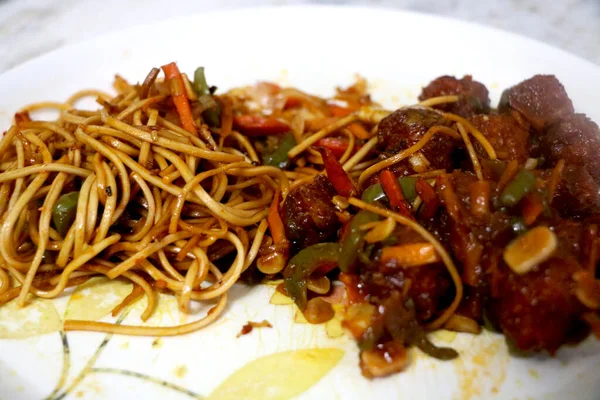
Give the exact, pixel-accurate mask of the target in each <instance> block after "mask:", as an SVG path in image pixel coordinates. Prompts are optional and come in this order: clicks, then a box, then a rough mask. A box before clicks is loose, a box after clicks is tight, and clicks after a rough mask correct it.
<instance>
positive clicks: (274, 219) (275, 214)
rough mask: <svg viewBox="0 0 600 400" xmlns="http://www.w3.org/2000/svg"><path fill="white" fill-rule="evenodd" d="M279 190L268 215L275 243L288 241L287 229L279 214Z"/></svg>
mask: <svg viewBox="0 0 600 400" xmlns="http://www.w3.org/2000/svg"><path fill="white" fill-rule="evenodd" d="M279 197H280V193H279V190H278V191H277V192H275V196H273V201H272V202H271V207H269V215H268V216H267V222H268V223H269V230H270V231H271V237H272V238H273V242H274V243H275V244H282V243H285V242H286V241H287V239H286V238H285V229H284V227H283V221H282V220H281V216H280V215H279Z"/></svg>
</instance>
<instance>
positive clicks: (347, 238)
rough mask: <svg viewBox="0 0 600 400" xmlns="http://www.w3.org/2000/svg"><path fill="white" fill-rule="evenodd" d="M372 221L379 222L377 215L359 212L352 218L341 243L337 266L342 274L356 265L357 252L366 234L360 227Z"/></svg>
mask: <svg viewBox="0 0 600 400" xmlns="http://www.w3.org/2000/svg"><path fill="white" fill-rule="evenodd" d="M374 221H379V215H377V214H374V213H372V212H370V211H359V212H358V214H356V215H355V216H354V218H352V221H351V222H350V226H349V227H348V232H347V233H346V235H344V238H343V239H342V241H341V248H342V250H341V255H340V260H339V264H338V265H339V267H340V270H341V271H342V272H350V271H351V270H352V267H353V266H354V264H356V260H357V258H358V252H359V250H361V249H362V247H363V245H364V243H365V239H364V236H365V233H366V232H365V231H363V230H361V229H360V227H361V226H363V225H364V224H367V223H369V222H374Z"/></svg>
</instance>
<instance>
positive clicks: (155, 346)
mask: <svg viewBox="0 0 600 400" xmlns="http://www.w3.org/2000/svg"><path fill="white" fill-rule="evenodd" d="M161 346H162V339H161V338H156V339H154V341H153V342H152V348H153V349H159V348H160V347H161Z"/></svg>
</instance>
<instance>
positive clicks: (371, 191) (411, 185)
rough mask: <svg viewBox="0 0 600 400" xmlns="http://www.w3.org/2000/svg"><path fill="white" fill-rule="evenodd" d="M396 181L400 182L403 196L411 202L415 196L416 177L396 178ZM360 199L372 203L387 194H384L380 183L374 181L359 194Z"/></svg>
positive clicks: (384, 197)
mask: <svg viewBox="0 0 600 400" xmlns="http://www.w3.org/2000/svg"><path fill="white" fill-rule="evenodd" d="M398 183H400V187H401V188H402V192H403V193H404V198H405V199H406V200H407V201H409V202H412V201H413V200H414V199H416V198H417V189H416V183H417V178H411V177H402V178H398ZM361 199H362V200H363V201H366V202H367V203H373V202H376V201H379V200H382V199H387V196H386V195H385V192H384V191H383V188H382V187H381V184H380V183H376V184H374V185H371V186H369V187H368V188H366V189H365V191H364V192H363V194H362V196H361Z"/></svg>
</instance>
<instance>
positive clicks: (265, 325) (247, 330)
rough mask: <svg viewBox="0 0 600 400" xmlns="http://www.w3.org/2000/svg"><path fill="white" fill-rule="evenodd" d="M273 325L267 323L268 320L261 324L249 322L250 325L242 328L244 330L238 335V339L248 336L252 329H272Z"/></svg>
mask: <svg viewBox="0 0 600 400" xmlns="http://www.w3.org/2000/svg"><path fill="white" fill-rule="evenodd" d="M272 327H273V325H271V323H270V322H269V321H267V320H266V319H263V320H262V321H261V322H253V321H248V323H247V324H246V325H244V326H242V330H241V331H240V332H239V333H238V334H237V335H236V338H239V337H240V336H243V335H247V334H249V333H250V332H252V329H254V328H272Z"/></svg>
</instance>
